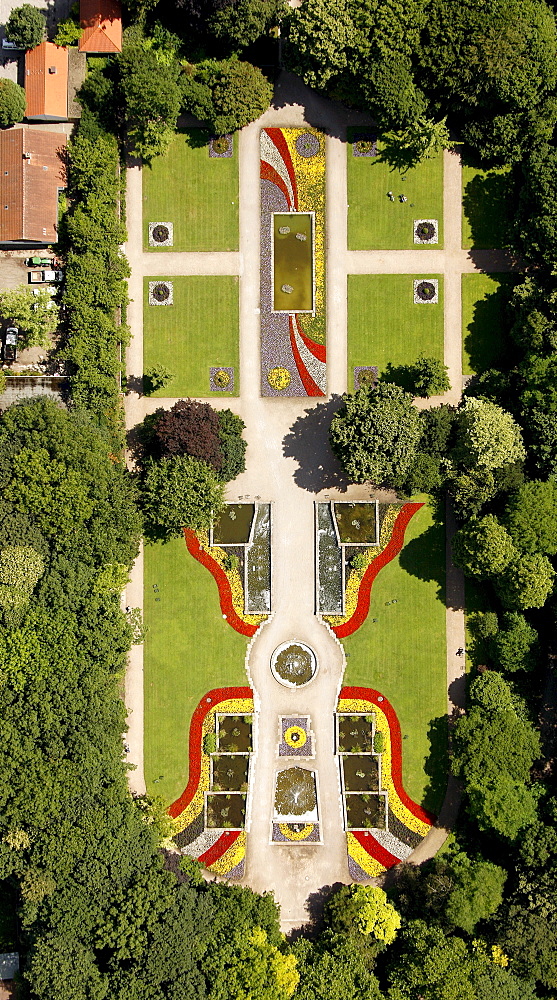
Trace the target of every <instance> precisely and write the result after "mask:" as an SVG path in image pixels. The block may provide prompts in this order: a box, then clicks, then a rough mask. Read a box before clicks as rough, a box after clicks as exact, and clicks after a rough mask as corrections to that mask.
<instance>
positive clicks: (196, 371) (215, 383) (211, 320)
mask: <svg viewBox="0 0 557 1000" xmlns="http://www.w3.org/2000/svg"><path fill="white" fill-rule="evenodd" d="M238 308H239V307H238V279H237V278H235V277H232V276H226V275H218V276H214V275H203V276H198V275H194V276H189V277H172V278H157V277H156V276H155V275H154V276H153V277H149V278H145V280H144V290H143V369H144V371H145V372H148V371H149V370H152V369H153V368H155V369H158V368H160V367H162V368H165V369H166V370H167V371H168V372H169V373H170V374H171V375H172V376H173V377H172V379H171V380H170V381H169V382H168V383H165V384H164V386H163V387H161V388H160V389H158V390H156V391H155V392H153V393H152V395H154V396H157V395H158V396H172V397H174V398H178V397H183V396H197V397H201V398H208V397H209V396H211V395H217V396H238V395H239V394H240V363H239V362H240V359H239V316H238Z"/></svg>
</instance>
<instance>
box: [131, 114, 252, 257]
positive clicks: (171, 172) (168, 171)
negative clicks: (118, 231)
mask: <svg viewBox="0 0 557 1000" xmlns="http://www.w3.org/2000/svg"><path fill="white" fill-rule="evenodd" d="M206 137H207V133H205V132H204V131H203V130H202V129H198V128H197V129H189V130H188V129H182V130H180V131H179V132H178V134H177V136H176V138H175V139H174V140H173V141H172V143H171V145H170V148H169V150H168V152H167V153H166V154H165V155H164V156H159V157H157V159H156V160H154V161H153V163H152V165H151V166H150V167H149V166H144V167H143V245H144V247H145V249H146V250H151V249H152V252H153V253H154V254H157V253H164V247H161V249H157V248H151V247H149V223H152V222H172V223H173V224H174V245H173V246H172V247H169V248H168V249H169V250H170V249H172V250H237V249H238V241H239V236H238V137H237V136H234V152H233V155H232V156H231V157H230V158H225V157H222V158H220V157H215V158H211V157H210V156H209V147H208V145H207V144H206V142H205V140H206ZM199 143H203V144H202V145H199Z"/></svg>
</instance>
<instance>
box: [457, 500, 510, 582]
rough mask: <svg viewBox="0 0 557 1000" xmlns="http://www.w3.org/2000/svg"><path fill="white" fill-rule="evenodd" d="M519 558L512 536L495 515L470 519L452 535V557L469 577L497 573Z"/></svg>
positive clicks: (480, 576)
mask: <svg viewBox="0 0 557 1000" xmlns="http://www.w3.org/2000/svg"><path fill="white" fill-rule="evenodd" d="M515 557H516V549H515V547H514V545H513V541H512V538H511V536H510V535H509V534H508V532H507V531H506V529H505V528H504V527H503V525H502V524H499V522H498V520H497V518H496V517H493V515H492V514H488V515H487V516H486V517H482V518H470V520H469V521H467V522H466V524H465V525H464V526H463V527H462V528H460V530H459V531H457V533H456V535H455V536H454V538H453V560H454V563H455V566H459V567H460V568H461V569H462V570H464V572H465V573H466V574H467V575H468V576H475V577H477V578H478V579H480V580H481V579H485V578H486V577H490V576H498V575H499V574H500V573H502V572H503V570H505V569H506V568H507V566H508V565H509V563H510V561H511V560H512V559H514V558H515Z"/></svg>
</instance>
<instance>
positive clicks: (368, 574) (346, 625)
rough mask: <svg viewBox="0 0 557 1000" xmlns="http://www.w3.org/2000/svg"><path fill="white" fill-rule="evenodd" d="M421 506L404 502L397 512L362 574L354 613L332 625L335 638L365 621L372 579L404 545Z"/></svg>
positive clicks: (345, 634)
mask: <svg viewBox="0 0 557 1000" xmlns="http://www.w3.org/2000/svg"><path fill="white" fill-rule="evenodd" d="M423 506H424V505H423V503H405V504H404V507H403V508H402V510H401V511H400V513H399V514H398V516H397V519H396V521H395V523H394V525H393V530H392V533H391V537H390V539H389V541H388V543H387V545H386V546H385V548H384V549H383V551H382V552H380V553H379V555H377V556H376V557H375V559H374V560H373V562H371V563H370V564H369V566H368V567H367V569H366V571H365V573H364V575H363V578H362V582H361V584H360V589H359V591H358V603H357V605H356V610H355V611H354V614H353V615H352V617H351V618H349V619H348V621H347V622H343V624H342V625H333V626H332V629H333V632H334V633H335V635H336V637H337V639H345V638H346V637H347V636H349V635H352V633H353V632H356V631H357V630H358V629H359V627H360V625H363V623H364V622H365V620H366V618H367V616H368V613H369V602H370V599H371V588H372V587H373V581H374V580H375V577H376V576H377V574H378V573H379V572H380V571H381V570H382V569H383V567H384V566H386V565H387V563H389V562H391V561H392V560H393V559H394V558H395V556H398V554H399V552H400V550H401V548H402V546H403V545H404V535H405V532H406V529H407V527H408V525H409V523H410V521H411V520H412V518H413V517H414V514H415V513H416V512H417V511H418V510H419V509H420V507H423Z"/></svg>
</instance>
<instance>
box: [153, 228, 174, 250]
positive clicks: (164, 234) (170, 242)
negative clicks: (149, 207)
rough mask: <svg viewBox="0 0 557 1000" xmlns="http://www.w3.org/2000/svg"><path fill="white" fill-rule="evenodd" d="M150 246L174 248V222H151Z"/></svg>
mask: <svg viewBox="0 0 557 1000" xmlns="http://www.w3.org/2000/svg"><path fill="white" fill-rule="evenodd" d="M149 246H150V247H171V246H174V225H173V223H172V222H150V223H149Z"/></svg>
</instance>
